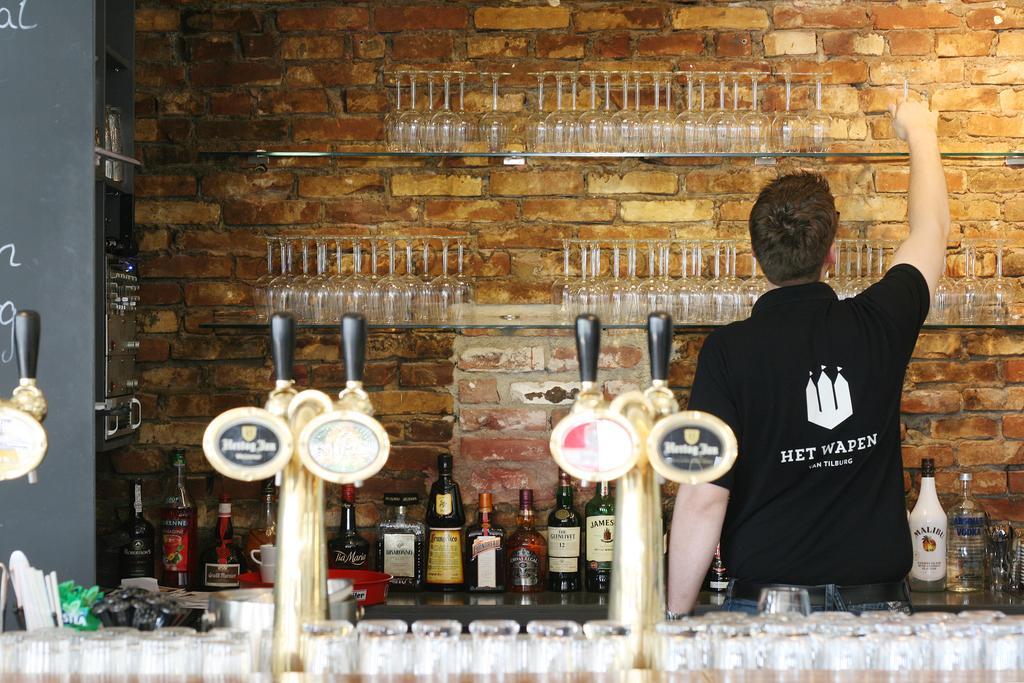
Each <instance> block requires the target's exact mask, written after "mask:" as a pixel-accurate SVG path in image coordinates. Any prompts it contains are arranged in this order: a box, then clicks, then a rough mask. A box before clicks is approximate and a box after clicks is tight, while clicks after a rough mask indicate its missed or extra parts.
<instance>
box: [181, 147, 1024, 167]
mask: <svg viewBox="0 0 1024 683" xmlns="http://www.w3.org/2000/svg"><path fill="white" fill-rule="evenodd" d="M941 155H942V157H943V158H946V159H997V160H998V159H1006V160H1007V162H1008V163H1012V162H1016V164H1014V165H1018V164H1019V165H1024V150H1021V151H1008V152H1007V151H1003V152H992V151H949V152H942V153H941ZM907 156H908V155H907V152H902V151H892V152H885V151H882V152H877V151H876V152H857V151H834V152H770V153H754V152H723V153H717V154H703V153H684V152H668V153H644V152H639V153H638V152H512V151H509V152H470V151H467V152H389V151H384V150H357V151H351V150H345V151H326V152H324V151H299V150H295V151H288V150H286V151H276V152H270V151H265V150H259V149H257V150H235V151H219V152H199V157H200V158H205V159H230V158H235V157H250V158H256V159H350V158H378V157H379V158H408V159H429V158H443V159H463V158H473V159H476V158H492V159H786V158H793V159H862V158H866V159H905V158H907Z"/></svg>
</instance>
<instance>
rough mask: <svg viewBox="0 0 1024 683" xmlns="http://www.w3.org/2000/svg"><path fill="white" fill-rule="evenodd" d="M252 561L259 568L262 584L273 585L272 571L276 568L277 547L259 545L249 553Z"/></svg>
mask: <svg viewBox="0 0 1024 683" xmlns="http://www.w3.org/2000/svg"><path fill="white" fill-rule="evenodd" d="M249 556H250V557H251V558H252V561H253V562H255V563H256V564H258V565H259V566H260V580H261V581H262V582H263V583H274V570H275V568H276V567H277V546H273V545H269V544H266V545H261V546H260V547H259V548H257V549H255V550H252V551H250V552H249Z"/></svg>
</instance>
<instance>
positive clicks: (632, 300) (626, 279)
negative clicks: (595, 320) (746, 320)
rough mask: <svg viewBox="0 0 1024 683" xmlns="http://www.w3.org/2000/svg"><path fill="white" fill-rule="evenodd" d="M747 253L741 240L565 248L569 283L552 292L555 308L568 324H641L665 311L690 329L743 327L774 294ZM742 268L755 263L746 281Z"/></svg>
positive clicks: (583, 243)
mask: <svg viewBox="0 0 1024 683" xmlns="http://www.w3.org/2000/svg"><path fill="white" fill-rule="evenodd" d="M741 246H742V243H741V242H739V241H736V240H714V241H700V240H683V241H645V240H616V241H597V240H569V239H567V240H563V245H562V266H563V275H562V277H560V278H558V279H556V280H555V282H554V283H553V284H552V288H551V294H552V296H551V301H552V303H554V304H556V305H557V306H558V307H559V310H560V311H561V313H562V314H563V315H565V316H567V317H575V316H576V315H579V314H580V313H596V314H597V315H599V316H600V317H601V319H602V320H607V321H608V322H611V323H636V322H640V321H642V320H644V319H646V317H647V315H648V313H649V312H651V311H659V310H660V311H668V312H669V313H671V314H672V317H673V319H675V320H676V321H678V322H683V323H709V324H710V323H727V322H731V321H733V320H738V319H740V318H743V317H745V316H746V315H747V314H748V313H749V311H750V307H751V306H753V305H754V302H755V301H757V299H758V297H760V296H761V294H763V293H764V292H765V291H766V290H767V289H768V288H769V286H770V283H769V282H768V280H767V279H766V278H765V277H764V276H763V275H761V274H760V273H759V272H758V268H757V259H756V258H755V257H754V255H753V252H752V251H751V250H750V249H749V246H747V248H745V249H743V250H742V251H743V255H742V256H740V252H741ZM574 252H575V253H574ZM574 259H578V264H579V268H578V270H576V269H574V268H573V267H572V265H571V262H572V261H573V260H574ZM604 259H608V260H607V261H604ZM738 263H739V264H740V265H741V266H745V263H749V269H748V270H747V276H746V277H740V276H739V275H738V271H737V264H738Z"/></svg>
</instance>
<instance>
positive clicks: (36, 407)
mask: <svg viewBox="0 0 1024 683" xmlns="http://www.w3.org/2000/svg"><path fill="white" fill-rule="evenodd" d="M39 332H40V322H39V314H38V313H36V312H35V311H19V312H18V315H17V316H15V318H14V347H15V351H16V353H17V358H18V375H19V378H20V379H19V381H18V386H17V387H16V388H15V389H14V392H13V393H12V394H11V398H10V400H7V401H0V481H2V480H4V479H17V478H18V477H21V476H23V475H26V474H27V475H28V482H29V483H30V484H34V483H36V481H37V476H36V468H37V467H39V464H40V463H41V462H42V461H43V458H44V457H45V456H46V449H47V441H46V430H44V429H43V426H42V422H43V419H45V417H46V410H47V406H46V397H45V396H43V392H42V391H41V390H40V389H39V387H38V386H37V385H36V366H37V362H38V359H39Z"/></svg>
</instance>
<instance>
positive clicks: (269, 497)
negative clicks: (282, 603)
mask: <svg viewBox="0 0 1024 683" xmlns="http://www.w3.org/2000/svg"><path fill="white" fill-rule="evenodd" d="M274 489H275V487H274V478H273V477H271V478H270V479H267V480H266V481H265V482H263V490H262V496H263V509H262V514H261V516H260V521H259V522H258V523H257V525H256V526H254V527H253V528H251V529H249V535H248V536H246V539H245V552H244V553H243V555H244V556H245V561H246V563H247V564H248V565H249V571H254V572H258V571H259V570H260V566H259V565H258V564H256V562H255V561H254V560H253V559H252V551H254V550H259V548H260V546H261V545H275V544H276V543H277V510H276V509H275V508H276V507H277V506H275V505H274Z"/></svg>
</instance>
